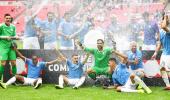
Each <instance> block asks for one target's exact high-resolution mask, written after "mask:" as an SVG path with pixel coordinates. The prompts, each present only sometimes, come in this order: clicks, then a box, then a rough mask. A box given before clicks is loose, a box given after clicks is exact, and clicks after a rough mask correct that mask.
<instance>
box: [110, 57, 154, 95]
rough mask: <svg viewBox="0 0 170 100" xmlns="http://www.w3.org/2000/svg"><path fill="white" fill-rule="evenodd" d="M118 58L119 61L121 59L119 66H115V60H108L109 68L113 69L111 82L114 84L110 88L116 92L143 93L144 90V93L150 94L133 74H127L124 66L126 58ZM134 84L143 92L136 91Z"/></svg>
mask: <svg viewBox="0 0 170 100" xmlns="http://www.w3.org/2000/svg"><path fill="white" fill-rule="evenodd" d="M119 57H120V59H122V60H121V62H120V63H119V64H116V59H115V58H110V60H109V66H110V67H113V68H114V71H113V74H112V81H113V83H114V86H113V87H112V88H115V89H116V90H117V91H118V92H138V93H144V90H145V91H146V93H148V94H150V93H151V92H152V91H151V90H150V89H149V88H148V87H147V86H146V84H145V83H144V82H143V81H142V80H141V79H140V78H139V77H138V76H136V75H135V74H130V73H129V71H128V68H127V65H126V64H127V57H126V56H124V55H121V56H119ZM135 84H136V85H140V86H141V87H142V88H143V89H144V90H142V89H140V90H137V89H136V87H134V85H135ZM108 88H111V87H108Z"/></svg>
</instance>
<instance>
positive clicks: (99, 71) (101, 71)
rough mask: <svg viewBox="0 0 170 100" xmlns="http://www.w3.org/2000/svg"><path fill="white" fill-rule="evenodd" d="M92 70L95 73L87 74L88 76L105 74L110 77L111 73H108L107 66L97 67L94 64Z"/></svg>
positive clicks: (93, 76)
mask: <svg viewBox="0 0 170 100" xmlns="http://www.w3.org/2000/svg"><path fill="white" fill-rule="evenodd" d="M92 70H93V71H95V73H96V74H93V73H92V74H89V75H88V76H89V77H90V78H95V77H96V76H97V75H106V76H107V77H108V78H110V77H111V74H109V73H108V71H109V67H105V68H99V67H95V66H94V67H92Z"/></svg>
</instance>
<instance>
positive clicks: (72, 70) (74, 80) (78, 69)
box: [55, 52, 89, 89]
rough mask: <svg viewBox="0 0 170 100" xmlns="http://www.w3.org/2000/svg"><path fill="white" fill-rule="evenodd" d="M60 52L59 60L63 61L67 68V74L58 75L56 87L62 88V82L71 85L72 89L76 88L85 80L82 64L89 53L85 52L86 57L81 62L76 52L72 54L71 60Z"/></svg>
mask: <svg viewBox="0 0 170 100" xmlns="http://www.w3.org/2000/svg"><path fill="white" fill-rule="evenodd" d="M59 54H60V58H61V60H63V61H65V62H66V64H67V67H68V69H69V71H68V75H67V76H65V75H60V76H59V84H58V85H55V87H56V88H57V89H63V88H64V83H65V84H67V85H70V86H73V89H78V88H79V87H80V86H81V85H82V84H83V83H84V81H85V75H84V72H83V66H84V64H85V63H86V62H87V59H88V57H89V54H86V58H85V59H84V61H83V62H80V61H79V59H78V55H77V54H73V55H72V58H71V60H69V59H67V58H66V57H65V56H64V55H63V54H61V53H60V52H59Z"/></svg>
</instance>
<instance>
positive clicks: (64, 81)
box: [55, 75, 68, 89]
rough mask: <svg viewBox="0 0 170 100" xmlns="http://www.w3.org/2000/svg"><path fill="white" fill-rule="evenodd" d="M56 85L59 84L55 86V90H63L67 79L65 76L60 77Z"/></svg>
mask: <svg viewBox="0 0 170 100" xmlns="http://www.w3.org/2000/svg"><path fill="white" fill-rule="evenodd" d="M58 83H59V84H58V85H55V88H57V89H63V88H64V83H65V84H68V78H67V77H66V76H64V75H60V76H59V82H58Z"/></svg>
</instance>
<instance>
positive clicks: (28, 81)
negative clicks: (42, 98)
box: [0, 48, 59, 89]
mask: <svg viewBox="0 0 170 100" xmlns="http://www.w3.org/2000/svg"><path fill="white" fill-rule="evenodd" d="M15 51H16V53H17V54H18V56H19V57H20V58H21V59H23V60H24V61H25V63H26V64H27V65H28V73H27V77H24V76H21V75H15V76H14V77H12V78H11V79H9V80H8V81H7V82H6V83H2V82H1V83H0V86H1V87H2V88H4V89H6V88H7V86H8V85H11V84H12V83H14V82H15V81H18V82H20V83H22V84H23V85H32V86H34V88H35V89H37V88H39V87H40V86H41V84H42V79H41V77H40V73H41V71H42V70H43V69H44V68H45V67H46V66H48V65H50V64H54V63H56V62H58V61H59V59H56V60H53V61H50V62H41V61H38V57H37V56H35V55H33V56H32V59H29V58H26V57H24V56H23V55H22V54H21V53H20V52H19V51H18V50H17V49H16V48H15ZM23 67H24V66H23Z"/></svg>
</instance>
